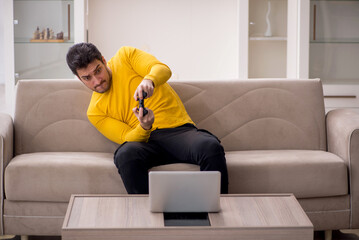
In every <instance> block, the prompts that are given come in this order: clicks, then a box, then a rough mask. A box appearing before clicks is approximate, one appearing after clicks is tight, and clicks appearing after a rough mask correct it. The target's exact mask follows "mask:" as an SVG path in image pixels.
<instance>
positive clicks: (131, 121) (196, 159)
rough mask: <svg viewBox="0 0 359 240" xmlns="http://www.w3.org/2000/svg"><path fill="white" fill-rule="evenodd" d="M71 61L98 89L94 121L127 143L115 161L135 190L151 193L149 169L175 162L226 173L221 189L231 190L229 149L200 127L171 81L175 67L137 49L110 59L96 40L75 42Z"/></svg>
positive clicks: (109, 135) (124, 50)
mask: <svg viewBox="0 0 359 240" xmlns="http://www.w3.org/2000/svg"><path fill="white" fill-rule="evenodd" d="M66 60H67V64H68V66H69V67H70V69H71V71H72V72H73V73H74V74H75V75H76V76H77V77H78V78H79V79H80V80H81V81H82V82H83V83H84V84H85V85H86V86H87V87H88V88H90V89H91V90H92V91H93V95H92V98H91V102H90V105H89V107H88V110H87V115H88V119H89V120H90V122H91V123H92V124H93V125H94V126H95V127H96V128H97V129H98V130H99V131H100V132H101V133H102V134H103V135H104V136H106V137H107V138H109V139H110V140H112V141H113V142H116V143H118V144H121V145H120V147H119V148H118V149H117V150H116V152H115V154H114V161H115V165H116V167H117V168H118V172H119V174H120V175H121V177H122V180H123V183H124V185H125V187H126V190H127V192H128V193H129V194H147V193H148V170H149V169H150V168H152V167H154V166H159V165H164V164H170V163H191V164H197V165H199V166H200V169H201V171H220V172H221V192H222V193H227V192H228V174H227V166H226V159H225V156H224V150H223V147H222V146H221V144H220V142H219V140H218V139H217V137H215V136H213V135H212V134H211V133H209V132H207V131H205V130H200V129H197V128H196V127H195V125H194V123H193V121H192V120H191V118H190V117H189V115H188V114H187V112H186V110H185V108H184V106H183V104H182V102H181V100H180V98H179V97H178V95H177V94H176V93H175V91H174V90H173V89H172V88H171V86H170V85H169V84H168V83H167V80H168V79H169V78H170V77H171V70H170V69H169V68H168V67H167V66H166V65H165V64H163V63H161V62H160V61H158V60H157V59H156V58H155V57H154V56H152V55H150V54H148V53H146V52H143V51H141V50H139V49H136V48H133V47H122V48H120V50H119V51H118V52H117V53H116V55H115V56H114V57H112V58H111V59H110V61H109V62H107V63H106V60H105V58H104V57H103V56H102V54H101V53H100V52H99V50H98V49H97V48H96V47H95V46H94V45H93V44H91V43H79V44H76V45H74V46H72V47H71V48H70V49H69V51H68V53H67V57H66ZM144 92H145V93H146V94H147V96H144V95H143V94H144ZM144 98H146V101H145V107H146V108H145V109H144V108H143V107H140V108H138V105H139V102H138V100H142V99H144ZM146 110H147V114H144V112H145V111H146Z"/></svg>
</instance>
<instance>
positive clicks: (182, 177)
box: [149, 171, 221, 213]
mask: <svg viewBox="0 0 359 240" xmlns="http://www.w3.org/2000/svg"><path fill="white" fill-rule="evenodd" d="M220 188H221V173H220V172H218V171H152V172H150V173H149V199H150V210H151V211H152V212H167V213H180V212H182V213H189V212H192V213H195V212H219V210H220Z"/></svg>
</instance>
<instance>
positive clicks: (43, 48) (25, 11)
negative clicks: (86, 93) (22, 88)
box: [0, 0, 85, 108]
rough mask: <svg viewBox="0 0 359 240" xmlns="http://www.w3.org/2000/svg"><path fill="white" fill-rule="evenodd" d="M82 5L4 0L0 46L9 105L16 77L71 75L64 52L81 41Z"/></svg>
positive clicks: (73, 0)
mask: <svg viewBox="0 0 359 240" xmlns="http://www.w3.org/2000/svg"><path fill="white" fill-rule="evenodd" d="M84 9H85V8H84V0H42V1H38V0H13V1H5V3H4V4H3V8H2V9H1V12H0V13H1V14H2V15H3V19H2V21H3V25H4V26H6V28H5V31H4V32H5V34H4V44H3V46H0V48H2V50H4V52H5V57H6V62H5V65H6V66H4V71H5V79H6V80H5V84H6V95H7V96H6V99H7V103H8V104H9V105H11V104H12V103H13V99H14V87H15V85H16V82H17V81H18V80H19V79H42V78H54V79H56V78H58V79H59V78H72V77H73V74H72V73H71V71H70V70H69V69H68V67H67V64H66V53H67V50H68V49H69V47H71V46H72V45H73V44H74V43H76V42H82V41H84V36H85V34H84V32H85V31H84V30H85V29H84ZM37 29H38V31H37ZM10 108H11V106H10Z"/></svg>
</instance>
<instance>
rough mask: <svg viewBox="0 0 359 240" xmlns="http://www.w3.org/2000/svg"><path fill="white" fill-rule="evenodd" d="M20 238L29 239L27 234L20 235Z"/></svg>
mask: <svg viewBox="0 0 359 240" xmlns="http://www.w3.org/2000/svg"><path fill="white" fill-rule="evenodd" d="M21 240H29V236H27V235H21Z"/></svg>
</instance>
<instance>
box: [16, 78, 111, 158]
mask: <svg viewBox="0 0 359 240" xmlns="http://www.w3.org/2000/svg"><path fill="white" fill-rule="evenodd" d="M91 94H92V92H91V90H89V89H87V87H85V86H84V85H83V84H82V83H81V82H80V81H79V80H47V79H41V80H22V81H19V82H18V84H17V91H16V104H15V115H14V126H15V154H16V155H19V154H22V153H32V152H87V151H92V152H114V151H115V150H116V147H117V144H115V143H113V142H111V141H110V140H108V139H106V138H105V137H104V136H103V135H102V134H101V133H99V132H98V131H97V129H96V128H95V127H93V126H92V124H91V123H90V122H89V121H88V119H87V115H86V112H87V107H88V105H89V102H90V99H91Z"/></svg>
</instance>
